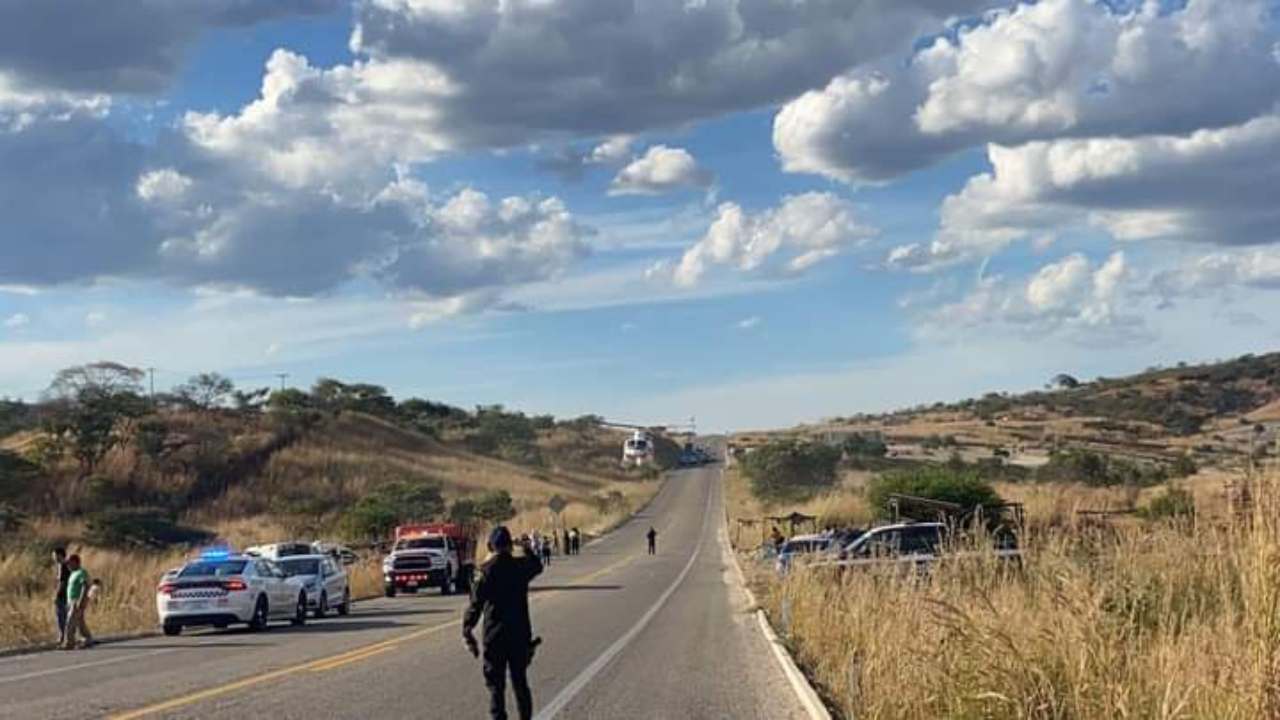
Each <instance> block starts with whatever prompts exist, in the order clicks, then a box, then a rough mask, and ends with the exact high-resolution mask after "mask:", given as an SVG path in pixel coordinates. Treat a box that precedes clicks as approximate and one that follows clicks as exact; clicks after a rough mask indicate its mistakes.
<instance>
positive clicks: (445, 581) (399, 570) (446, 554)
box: [382, 523, 476, 597]
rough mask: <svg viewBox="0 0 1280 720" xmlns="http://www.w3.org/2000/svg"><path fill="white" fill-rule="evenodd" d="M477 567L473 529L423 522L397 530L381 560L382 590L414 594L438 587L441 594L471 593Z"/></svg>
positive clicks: (390, 593)
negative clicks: (472, 580) (388, 551)
mask: <svg viewBox="0 0 1280 720" xmlns="http://www.w3.org/2000/svg"><path fill="white" fill-rule="evenodd" d="M475 568H476V528H474V527H472V526H469V525H459V524H456V523H424V524H419V525H401V526H399V527H397V528H396V533H395V537H394V540H393V542H392V544H391V552H390V553H388V554H387V556H386V557H384V558H383V559H382V580H383V591H384V594H385V595H386V596H387V597H395V596H396V593H398V592H407V593H415V592H417V591H418V590H419V589H421V588H427V587H438V588H440V594H441V595H451V594H453V592H454V591H455V590H456V591H459V592H468V591H470V590H471V579H472V576H473V575H474V573H475Z"/></svg>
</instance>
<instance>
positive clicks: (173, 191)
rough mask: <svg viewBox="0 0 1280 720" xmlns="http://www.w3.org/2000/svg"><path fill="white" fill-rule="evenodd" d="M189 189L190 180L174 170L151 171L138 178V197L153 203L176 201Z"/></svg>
mask: <svg viewBox="0 0 1280 720" xmlns="http://www.w3.org/2000/svg"><path fill="white" fill-rule="evenodd" d="M189 189H191V178H189V177H187V176H186V175H183V174H182V173H180V172H178V171H177V170H174V169H173V168H163V169H161V170H151V171H148V172H147V173H145V174H143V176H142V177H140V178H138V197H140V198H142V199H143V200H147V201H153V202H163V201H166V200H176V199H178V198H180V197H182V196H183V195H184V194H185V193H186V192H187V190H189Z"/></svg>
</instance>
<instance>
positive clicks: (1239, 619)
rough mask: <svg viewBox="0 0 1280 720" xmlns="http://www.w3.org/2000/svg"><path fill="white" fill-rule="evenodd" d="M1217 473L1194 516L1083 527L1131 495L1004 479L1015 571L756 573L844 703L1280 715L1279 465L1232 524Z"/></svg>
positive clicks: (888, 713) (938, 714) (944, 711)
mask: <svg viewBox="0 0 1280 720" xmlns="http://www.w3.org/2000/svg"><path fill="white" fill-rule="evenodd" d="M730 480H731V483H730V487H729V489H728V490H729V492H728V495H729V496H730V497H733V496H740V495H741V494H742V493H743V488H742V487H741V483H738V487H734V482H736V481H735V479H734V478H730ZM1215 485H1216V486H1217V487H1221V486H1220V485H1217V483H1216V480H1215V479H1201V480H1199V481H1198V482H1196V483H1194V484H1193V489H1194V490H1195V494H1196V498H1197V504H1198V506H1199V507H1198V515H1197V522H1196V523H1195V524H1194V525H1193V524H1190V523H1183V524H1180V525H1179V524H1163V523H1144V522H1141V521H1138V520H1136V519H1124V520H1121V521H1118V522H1113V523H1106V524H1102V525H1099V524H1097V523H1085V522H1081V521H1080V520H1079V518H1078V516H1076V515H1075V513H1074V509H1081V508H1083V509H1102V508H1101V507H1100V505H1101V504H1106V503H1112V504H1113V505H1114V504H1116V503H1127V502H1130V501H1131V498H1128V497H1125V494H1124V492H1123V491H1110V490H1095V489H1090V488H1082V487H1074V486H1051V485H1041V486H1035V485H1030V486H1002V487H1001V488H1000V491H1001V492H1002V493H1004V494H1006V495H1007V496H1013V498H1015V499H1019V500H1022V501H1024V502H1026V503H1027V513H1028V529H1027V531H1026V533H1025V535H1024V538H1023V550H1024V554H1025V561H1024V564H1023V567H1022V569H1021V570H1020V571H1011V569H1010V568H1008V567H1000V566H999V565H998V564H997V563H995V562H994V560H991V559H979V560H974V561H970V562H966V563H963V564H959V563H957V564H951V565H947V564H943V565H940V566H938V567H935V568H933V569H932V570H931V572H930V573H929V574H928V575H927V576H926V577H920V576H904V575H902V574H900V573H898V574H892V573H886V574H874V573H867V572H863V573H848V574H845V575H843V576H839V575H834V574H831V573H822V572H815V571H801V572H797V573H794V574H793V575H792V576H791V577H790V578H788V579H787V580H786V581H785V582H779V581H778V580H777V579H776V578H773V577H770V576H769V574H768V573H767V572H757V573H755V581H756V582H757V584H758V586H759V589H760V593H759V595H760V597H761V600H762V602H763V603H764V604H765V606H766V609H767V610H768V611H769V612H770V615H771V617H772V619H773V621H774V623H775V625H776V626H777V627H778V628H779V630H780V631H782V633H783V634H784V636H785V637H787V639H788V642H789V643H790V644H791V646H792V649H793V651H794V652H795V654H796V656H797V659H798V661H799V662H800V664H801V665H802V666H803V667H804V668H805V670H806V672H807V673H808V674H809V675H810V676H811V677H812V678H813V679H814V680H815V681H816V683H817V685H818V686H819V688H820V691H821V692H822V693H823V694H824V695H825V697H826V699H827V700H828V703H829V705H830V706H831V707H832V708H833V709H834V710H835V711H836V712H837V713H838V714H839V715H841V716H843V717H847V718H855V717H856V718H912V719H914V718H1055V719H1056V718H1062V719H1066V718H1205V719H1210V718H1213V719H1215V720H1216V719H1218V718H1223V719H1229V718H1240V719H1241V720H1246V719H1249V720H1251V719H1253V718H1274V717H1280V473H1277V472H1275V471H1272V472H1270V473H1269V474H1268V476H1267V478H1266V479H1264V480H1262V481H1259V482H1257V483H1256V484H1255V487H1256V489H1255V504H1254V508H1253V511H1252V513H1251V514H1250V515H1249V516H1248V517H1246V518H1241V519H1239V520H1237V521H1229V520H1228V519H1227V517H1226V516H1225V514H1222V513H1221V512H1220V511H1221V510H1222V509H1223V508H1222V506H1221V505H1220V504H1219V505H1216V506H1215V505H1212V503H1213V502H1215V500H1214V493H1213V491H1212V488H1213V487H1214V486H1215ZM734 502H736V501H734ZM732 504H733V503H732V502H731V506H732ZM1206 504H1207V505H1206ZM732 512H733V511H732V510H730V513H731V515H732Z"/></svg>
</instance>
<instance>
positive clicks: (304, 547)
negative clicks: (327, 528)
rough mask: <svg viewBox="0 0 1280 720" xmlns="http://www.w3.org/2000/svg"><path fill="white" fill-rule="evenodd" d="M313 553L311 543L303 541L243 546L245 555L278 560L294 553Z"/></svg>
mask: <svg viewBox="0 0 1280 720" xmlns="http://www.w3.org/2000/svg"><path fill="white" fill-rule="evenodd" d="M314 553H315V549H314V548H312V547H311V543H304V542H278V543H270V544H268V545H255V546H254V547H251V548H245V551H244V554H245V555H252V556H253V557H264V558H266V559H268V560H279V559H280V558H285V557H292V556H294V555H311V554H314Z"/></svg>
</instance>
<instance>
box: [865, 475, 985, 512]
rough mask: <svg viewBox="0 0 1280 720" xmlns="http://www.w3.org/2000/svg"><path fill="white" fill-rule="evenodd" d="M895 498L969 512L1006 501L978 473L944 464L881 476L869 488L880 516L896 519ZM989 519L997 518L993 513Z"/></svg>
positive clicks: (872, 505) (875, 509) (872, 503)
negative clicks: (952, 506) (935, 502)
mask: <svg viewBox="0 0 1280 720" xmlns="http://www.w3.org/2000/svg"><path fill="white" fill-rule="evenodd" d="M891 495H910V496H912V497H919V498H925V499H928V500H938V501H941V502H948V503H954V504H956V505H959V506H960V507H961V508H964V509H965V511H971V510H973V509H975V508H979V507H983V508H992V507H995V506H997V505H1000V504H1002V503H1003V502H1004V501H1003V500H1001V498H1000V495H999V494H998V493H996V491H995V489H994V488H992V487H991V485H990V484H989V483H988V482H987V481H986V480H984V479H983V478H982V476H981V475H980V474H979V473H978V472H977V471H976V470H973V469H970V468H954V467H948V466H944V465H924V466H920V467H916V468H912V469H908V470H894V471H891V472H887V473H883V474H881V475H877V476H876V477H874V478H872V479H871V482H870V483H869V484H868V485H867V502H868V503H869V504H870V505H871V509H872V512H874V513H876V514H877V515H878V516H879V517H882V518H889V517H892V515H893V510H892V505H891V503H890V496H891ZM988 517H991V518H992V519H994V517H993V516H992V515H991V513H990V511H988Z"/></svg>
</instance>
